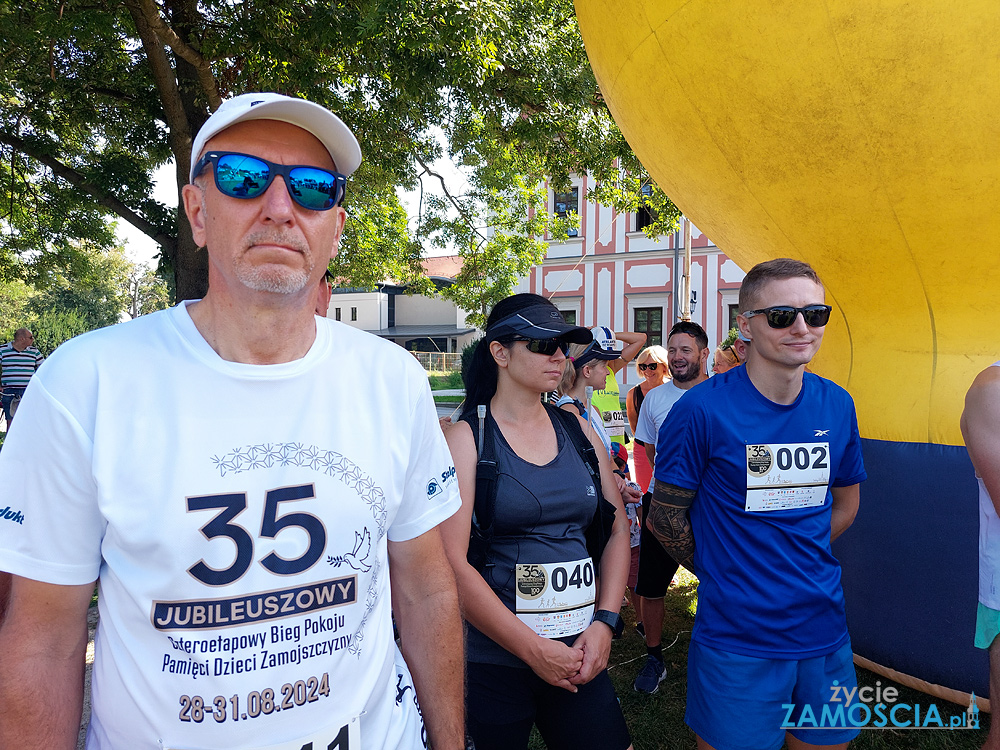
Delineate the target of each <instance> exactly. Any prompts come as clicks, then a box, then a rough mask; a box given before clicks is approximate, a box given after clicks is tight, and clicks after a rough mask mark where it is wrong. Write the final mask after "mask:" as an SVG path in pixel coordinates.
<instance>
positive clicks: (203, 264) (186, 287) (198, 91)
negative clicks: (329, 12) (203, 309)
mask: <svg viewBox="0 0 1000 750" xmlns="http://www.w3.org/2000/svg"><path fill="white" fill-rule="evenodd" d="M167 11H168V13H169V14H170V20H171V25H172V26H173V28H174V30H175V31H176V32H177V34H178V36H180V38H181V39H183V40H184V41H185V42H190V41H191V40H192V39H194V38H195V36H196V32H197V30H198V29H200V28H201V27H202V25H203V20H202V19H201V16H200V14H199V13H198V5H197V0H168V2H167ZM174 61H175V62H174V70H175V72H176V74H177V93H178V94H179V97H180V101H181V106H182V107H183V108H184V114H185V116H186V119H187V123H188V133H189V134H190V140H188V141H187V142H186V143H185V144H183V145H181V144H178V146H177V147H176V148H175V149H174V151H175V153H174V155H175V157H176V163H177V197H178V204H177V205H178V209H177V257H176V258H175V259H174V282H175V283H176V284H177V301H178V302H180V301H181V300H185V299H201V298H202V297H204V296H205V292H206V291H208V254H207V252H206V251H205V250H203V249H201V248H199V247H198V246H197V245H196V244H195V242H194V239H193V238H192V237H191V225H190V223H189V222H188V218H187V215H186V214H185V213H184V201H183V200H182V199H181V194H180V193H181V190H182V188H183V187H184V185H186V184H187V181H188V170H189V169H190V168H191V161H190V160H191V156H192V155H191V144H192V142H193V138H194V136H195V135H196V134H197V132H198V131H199V130H200V129H201V126H202V125H204V124H205V120H207V119H208V113H207V112H206V103H207V104H209V106H211V103H212V101H213V94H214V98H216V99H217V98H218V93H217V92H216V91H214V89H213V90H212V91H205V87H204V85H203V81H202V78H201V77H200V75H199V71H198V70H197V69H196V68H195V67H194V66H193V65H191V63H189V62H188V61H187V60H185V59H183V58H181V57H178V56H174ZM178 151H183V153H177V152H178Z"/></svg>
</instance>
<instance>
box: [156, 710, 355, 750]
mask: <svg viewBox="0 0 1000 750" xmlns="http://www.w3.org/2000/svg"><path fill="white" fill-rule="evenodd" d="M165 750H192V749H191V748H181V747H175V746H171V747H168V748H165ZM247 750H361V717H359V716H355V717H354V718H353V719H351V720H350V721H349V722H347V723H346V724H344V725H342V726H341V727H340V728H339V729H332V728H327V729H324V730H321V731H319V732H314V733H312V734H310V735H308V736H306V737H300V738H299V739H297V740H291V741H290V742H279V743H278V744H277V745H266V746H260V747H255V748H248V749H247Z"/></svg>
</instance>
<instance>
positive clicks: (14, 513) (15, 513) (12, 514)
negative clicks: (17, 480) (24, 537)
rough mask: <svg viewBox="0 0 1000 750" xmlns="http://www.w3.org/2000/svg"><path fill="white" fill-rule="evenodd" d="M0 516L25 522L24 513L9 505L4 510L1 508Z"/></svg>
mask: <svg viewBox="0 0 1000 750" xmlns="http://www.w3.org/2000/svg"><path fill="white" fill-rule="evenodd" d="M0 518H3V519H4V520H7V521H12V522H14V523H19V524H21V525H23V524H24V514H23V513H22V512H21V511H19V510H14V509H13V508H11V507H10V506H9V505H8V506H7V507H6V508H4V509H3V510H0Z"/></svg>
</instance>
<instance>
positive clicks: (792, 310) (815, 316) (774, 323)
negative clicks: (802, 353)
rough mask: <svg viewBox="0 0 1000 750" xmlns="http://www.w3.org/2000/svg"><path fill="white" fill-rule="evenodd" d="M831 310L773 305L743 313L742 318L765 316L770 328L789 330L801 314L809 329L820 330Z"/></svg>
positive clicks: (825, 306)
mask: <svg viewBox="0 0 1000 750" xmlns="http://www.w3.org/2000/svg"><path fill="white" fill-rule="evenodd" d="M832 309H833V308H832V307H830V306H829V305H807V306H806V307H789V306H788V305H775V306H774V307H764V308H762V309H760V310H749V311H747V312H745V313H743V317H744V318H752V317H753V316H754V315H765V316H766V317H767V324H768V325H769V326H771V328H789V327H790V326H791V325H792V324H793V323H795V318H796V317H797V316H798V314H799V313H802V319H803V320H804V321H805V322H806V325H807V326H809V327H810V328H822V327H823V326H825V325H826V324H827V323H829V322H830V311H831V310H832Z"/></svg>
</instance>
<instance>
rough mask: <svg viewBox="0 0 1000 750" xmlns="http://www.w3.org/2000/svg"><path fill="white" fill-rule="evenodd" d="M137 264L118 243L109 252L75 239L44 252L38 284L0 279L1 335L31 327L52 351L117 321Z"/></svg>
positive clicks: (38, 340) (39, 343) (44, 348)
mask: <svg viewBox="0 0 1000 750" xmlns="http://www.w3.org/2000/svg"><path fill="white" fill-rule="evenodd" d="M133 268H134V266H133V264H132V263H131V261H129V260H128V258H126V257H125V255H124V253H123V252H122V250H121V249H120V248H113V249H112V250H111V251H108V252H105V251H103V250H101V249H100V248H98V247H95V246H93V245H88V244H85V243H76V244H75V245H71V246H69V247H68V248H67V251H66V252H64V253H55V252H52V253H47V254H45V255H44V257H42V258H40V259H39V260H38V261H37V262H36V266H35V270H36V271H37V273H36V275H35V277H34V279H33V283H34V286H32V285H29V284H26V283H25V282H23V281H20V280H18V281H11V282H4V283H0V341H3V342H6V341H10V340H11V338H12V337H13V335H14V331H15V330H17V329H18V328H21V327H25V328H30V329H31V331H32V332H33V333H34V334H35V346H37V347H38V348H39V349H40V350H41V352H42V353H43V354H45V355H49V354H51V353H52V351H53V350H54V349H55V348H56V347H57V346H59V344H61V343H63V342H64V341H66V340H67V339H70V338H72V337H74V336H78V335H80V334H81V333H86V332H87V331H92V330H94V329H95V328H102V327H104V326H109V325H112V324H114V323H117V322H118V321H119V320H120V319H121V316H122V313H124V312H125V311H126V306H127V304H128V301H129V296H128V291H129V290H128V283H129V275H130V274H131V273H132V272H133ZM160 284H161V286H162V285H163V282H162V281H160ZM164 297H165V295H164Z"/></svg>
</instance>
